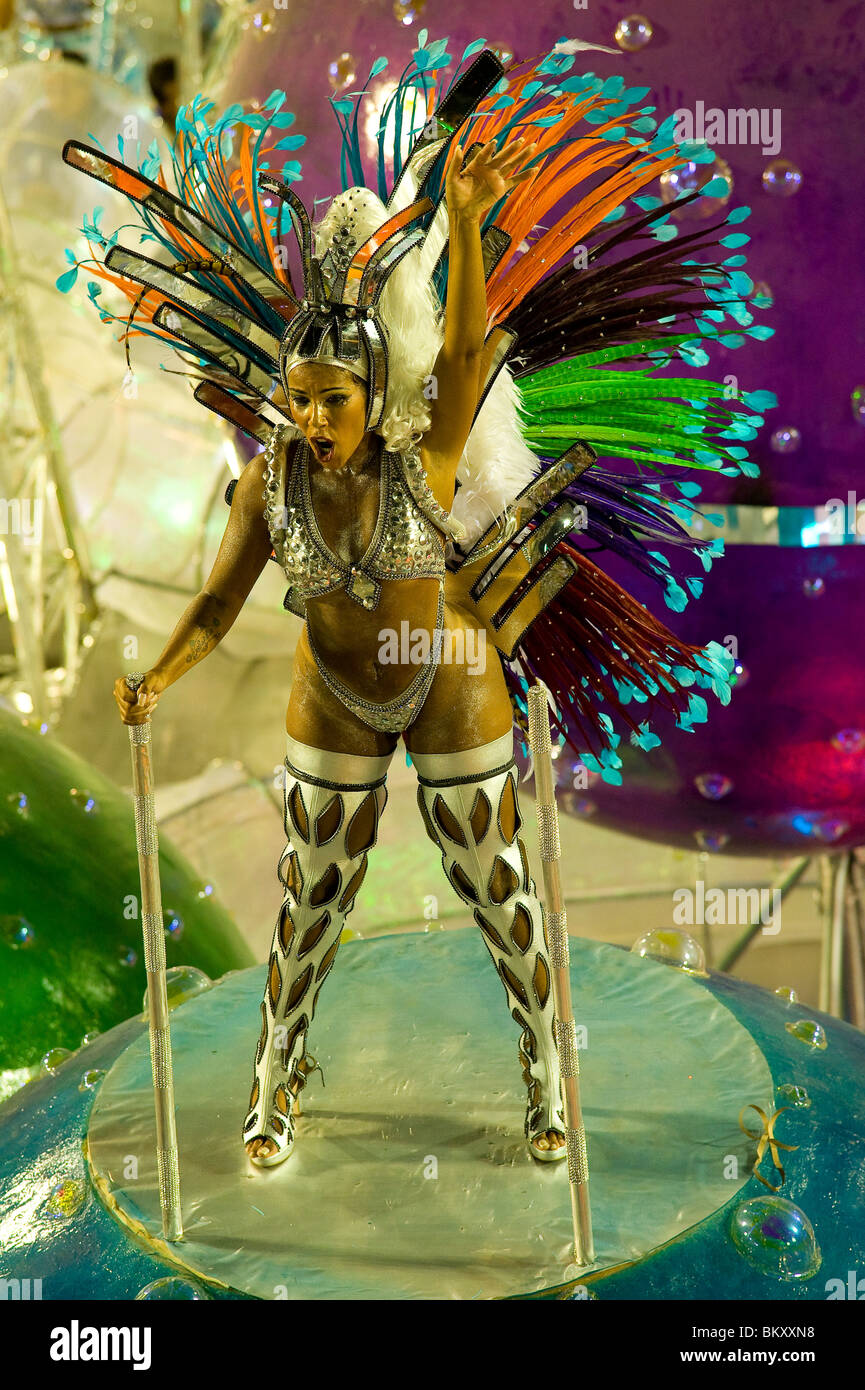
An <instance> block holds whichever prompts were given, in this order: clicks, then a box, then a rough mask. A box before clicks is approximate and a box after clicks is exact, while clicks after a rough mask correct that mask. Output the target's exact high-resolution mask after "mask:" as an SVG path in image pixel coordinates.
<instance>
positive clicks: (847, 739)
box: [832, 729, 865, 753]
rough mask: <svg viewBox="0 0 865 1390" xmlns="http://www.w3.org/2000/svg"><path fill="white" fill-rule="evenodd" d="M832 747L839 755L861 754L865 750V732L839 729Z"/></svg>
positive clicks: (833, 738) (833, 736) (834, 736)
mask: <svg viewBox="0 0 865 1390" xmlns="http://www.w3.org/2000/svg"><path fill="white" fill-rule="evenodd" d="M832 747H833V748H837V749H838V752H839V753H861V752H862V751H863V749H865V730H863V729H839V730H838V732H837V734H833V735H832Z"/></svg>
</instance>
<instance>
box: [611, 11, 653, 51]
mask: <svg viewBox="0 0 865 1390" xmlns="http://www.w3.org/2000/svg"><path fill="white" fill-rule="evenodd" d="M654 32H655V31H654V29H653V28H652V21H651V20H650V19H647V18H646V16H645V15H644V14H629V15H627V16H626V17H625V18H624V19H620V20H619V22H618V24H617V25H616V33H615V40H616V43H617V44H618V45H619V48H623V49H624V50H625V52H626V53H636V52H638V50H639V49H641V48H645V46H646V44H647V43H649V41H650V39H651V37H652V34H653V33H654Z"/></svg>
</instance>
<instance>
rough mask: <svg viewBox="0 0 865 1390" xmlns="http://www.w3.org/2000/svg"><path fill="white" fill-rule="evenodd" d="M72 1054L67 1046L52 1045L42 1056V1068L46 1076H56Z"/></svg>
mask: <svg viewBox="0 0 865 1390" xmlns="http://www.w3.org/2000/svg"><path fill="white" fill-rule="evenodd" d="M72 1055H73V1054H72V1053H71V1052H70V1051H69V1048H68V1047H52V1048H51V1050H50V1052H46V1053H45V1056H44V1057H43V1058H42V1070H43V1071H44V1072H45V1073H46V1075H47V1076H56V1074H57V1072H58V1071H59V1069H60V1068H61V1067H62V1066H63V1063H64V1062H66V1061H68V1059H69V1058H70V1057H71V1056H72Z"/></svg>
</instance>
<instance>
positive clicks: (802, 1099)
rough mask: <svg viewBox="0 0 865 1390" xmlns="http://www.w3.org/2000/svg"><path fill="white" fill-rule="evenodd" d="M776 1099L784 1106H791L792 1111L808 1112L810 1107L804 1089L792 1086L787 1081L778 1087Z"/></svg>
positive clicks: (809, 1098) (809, 1101)
mask: <svg viewBox="0 0 865 1390" xmlns="http://www.w3.org/2000/svg"><path fill="white" fill-rule="evenodd" d="M778 1099H779V1100H782V1101H783V1102H784V1104H785V1105H789V1106H792V1107H793V1109H794V1110H808V1109H810V1106H811V1097H810V1096H809V1095H808V1092H807V1091H806V1090H805V1087H804V1086H794V1085H793V1084H792V1083H791V1082H789V1081H787V1082H785V1084H784V1085H783V1086H779V1087H778Z"/></svg>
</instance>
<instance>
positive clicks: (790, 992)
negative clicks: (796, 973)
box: [772, 985, 799, 1004]
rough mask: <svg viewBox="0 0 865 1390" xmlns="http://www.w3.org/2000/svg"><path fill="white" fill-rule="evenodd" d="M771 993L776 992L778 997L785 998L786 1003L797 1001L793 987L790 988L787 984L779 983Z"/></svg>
mask: <svg viewBox="0 0 865 1390" xmlns="http://www.w3.org/2000/svg"><path fill="white" fill-rule="evenodd" d="M772 993H773V994H777V996H778V998H779V999H785V1000H786V1001H787V1003H788V1004H798V1003H799V996H798V994H797V993H796V991H795V989H790V987H789V986H788V985H779V986H778V988H777V989H775V990H773V991H772Z"/></svg>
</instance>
